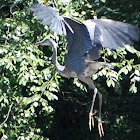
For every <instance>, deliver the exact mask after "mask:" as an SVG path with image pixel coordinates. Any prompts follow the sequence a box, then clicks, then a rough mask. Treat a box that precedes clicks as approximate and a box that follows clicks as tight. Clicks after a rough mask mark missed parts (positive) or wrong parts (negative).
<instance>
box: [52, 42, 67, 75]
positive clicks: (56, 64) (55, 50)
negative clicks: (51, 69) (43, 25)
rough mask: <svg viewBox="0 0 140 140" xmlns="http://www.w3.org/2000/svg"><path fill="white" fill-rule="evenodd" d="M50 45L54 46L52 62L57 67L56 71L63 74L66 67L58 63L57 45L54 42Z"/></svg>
mask: <svg viewBox="0 0 140 140" xmlns="http://www.w3.org/2000/svg"><path fill="white" fill-rule="evenodd" d="M50 45H52V47H53V54H52V62H53V63H54V65H55V66H56V69H57V70H58V71H59V72H62V71H63V70H64V68H65V66H62V65H60V64H59V62H58V61H57V44H56V43H55V42H54V41H52V42H51V43H50Z"/></svg>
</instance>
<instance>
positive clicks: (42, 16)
mask: <svg viewBox="0 0 140 140" xmlns="http://www.w3.org/2000/svg"><path fill="white" fill-rule="evenodd" d="M31 11H33V12H34V15H35V16H37V19H38V20H41V21H42V22H43V24H45V25H49V26H50V30H54V31H55V32H56V33H58V34H60V35H63V34H64V35H65V36H66V34H67V33H66V28H65V26H67V28H68V29H69V30H70V31H71V32H72V33H74V31H73V30H72V28H71V27H70V25H69V24H68V23H67V22H66V21H65V20H64V18H63V17H62V16H60V15H59V13H58V12H57V11H56V9H54V8H52V7H50V6H46V5H43V4H32V5H31Z"/></svg>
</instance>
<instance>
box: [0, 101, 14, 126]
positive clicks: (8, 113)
mask: <svg viewBox="0 0 140 140" xmlns="http://www.w3.org/2000/svg"><path fill="white" fill-rule="evenodd" d="M13 104H14V103H12V104H11V105H10V108H9V110H8V113H7V117H6V119H5V120H4V121H3V122H2V123H1V124H0V126H2V125H3V124H4V123H5V122H6V121H7V120H8V118H9V115H10V112H11V109H12V106H13Z"/></svg>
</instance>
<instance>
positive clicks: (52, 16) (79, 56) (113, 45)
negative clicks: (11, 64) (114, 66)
mask: <svg viewBox="0 0 140 140" xmlns="http://www.w3.org/2000/svg"><path fill="white" fill-rule="evenodd" d="M31 10H32V11H34V15H35V16H37V19H38V20H41V21H42V22H43V23H44V24H45V25H50V30H54V31H55V32H56V33H58V34H60V35H62V34H64V35H65V36H66V38H67V41H68V54H67V59H66V62H65V66H61V65H60V64H59V63H58V61H57V44H56V43H55V42H54V41H53V40H52V39H46V40H43V41H40V42H37V43H36V44H40V45H51V46H53V48H54V51H53V56H52V61H53V63H54V64H55V66H56V68H57V70H58V71H59V72H60V74H61V75H62V76H64V77H68V78H69V77H78V79H79V80H81V81H82V82H84V83H86V84H87V85H88V86H89V87H90V88H91V89H93V91H94V94H93V100H92V105H91V109H90V112H89V129H90V130H91V127H92V126H93V127H94V118H93V115H94V113H95V112H93V107H94V102H95V98H96V95H97V94H98V95H99V118H98V129H99V134H100V136H102V135H104V131H103V126H102V119H101V105H102V94H101V93H100V92H99V91H98V89H97V88H96V87H95V85H94V83H93V81H92V79H91V75H93V74H94V73H96V72H97V71H98V69H99V68H100V67H101V66H109V67H110V66H111V65H110V64H108V63H106V62H97V61H96V60H97V59H99V57H100V53H99V52H100V50H101V48H102V47H107V48H110V49H117V48H118V47H124V46H125V44H130V45H133V44H134V42H133V41H138V40H139V31H140V29H139V28H138V27H135V26H133V25H130V24H127V23H122V22H119V21H114V20H111V19H96V20H92V19H90V20H87V21H85V22H83V23H82V22H80V21H78V20H75V19H73V18H69V17H63V16H59V14H58V13H57V11H56V10H55V9H54V8H52V7H49V6H46V5H43V4H41V5H40V4H33V5H32V6H31Z"/></svg>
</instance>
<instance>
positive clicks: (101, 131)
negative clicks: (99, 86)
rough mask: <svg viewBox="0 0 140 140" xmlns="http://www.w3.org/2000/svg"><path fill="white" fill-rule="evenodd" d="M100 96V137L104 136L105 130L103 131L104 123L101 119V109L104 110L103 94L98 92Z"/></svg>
mask: <svg viewBox="0 0 140 140" xmlns="http://www.w3.org/2000/svg"><path fill="white" fill-rule="evenodd" d="M98 95H99V118H98V130H99V135H100V137H102V136H104V130H103V125H102V123H103V121H102V119H101V108H102V94H101V93H100V92H99V91H98Z"/></svg>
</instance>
